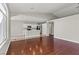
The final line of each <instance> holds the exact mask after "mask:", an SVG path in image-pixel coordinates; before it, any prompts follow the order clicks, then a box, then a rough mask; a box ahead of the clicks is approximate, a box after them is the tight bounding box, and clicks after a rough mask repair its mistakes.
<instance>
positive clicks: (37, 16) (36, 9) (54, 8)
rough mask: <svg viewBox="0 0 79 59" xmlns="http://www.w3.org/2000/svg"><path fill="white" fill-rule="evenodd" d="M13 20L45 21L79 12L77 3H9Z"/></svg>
mask: <svg viewBox="0 0 79 59" xmlns="http://www.w3.org/2000/svg"><path fill="white" fill-rule="evenodd" d="M7 5H8V7H9V10H10V13H11V19H12V20H20V21H26V22H45V21H47V20H50V19H56V18H60V17H65V16H70V15H73V14H77V13H79V8H76V7H77V6H79V5H78V4H77V3H9V4H7Z"/></svg>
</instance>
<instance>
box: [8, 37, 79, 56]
mask: <svg viewBox="0 0 79 59" xmlns="http://www.w3.org/2000/svg"><path fill="white" fill-rule="evenodd" d="M7 55H79V44H78V43H73V42H69V41H65V40H61V39H57V38H53V36H46V37H40V38H33V39H25V40H20V41H14V42H11V44H10V47H9V49H8V52H7Z"/></svg>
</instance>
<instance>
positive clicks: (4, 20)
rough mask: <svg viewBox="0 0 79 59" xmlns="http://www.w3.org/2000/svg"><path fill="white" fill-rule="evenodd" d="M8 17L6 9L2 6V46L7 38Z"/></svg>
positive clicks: (0, 41)
mask: <svg viewBox="0 0 79 59" xmlns="http://www.w3.org/2000/svg"><path fill="white" fill-rule="evenodd" d="M6 24H7V15H6V11H5V8H4V6H3V5H2V4H0V44H2V43H3V42H4V41H5V40H6V38H7V31H6V30H7V26H6Z"/></svg>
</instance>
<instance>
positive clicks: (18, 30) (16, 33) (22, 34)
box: [11, 20, 40, 41]
mask: <svg viewBox="0 0 79 59" xmlns="http://www.w3.org/2000/svg"><path fill="white" fill-rule="evenodd" d="M28 25H31V26H32V27H36V26H37V24H27V23H25V22H22V21H15V20H11V39H13V40H12V41H14V39H16V40H22V39H23V40H24V39H25V38H26V39H28V38H34V37H38V36H40V30H35V29H32V30H30V31H29V32H28V31H27V30H25V28H27V26H28Z"/></svg>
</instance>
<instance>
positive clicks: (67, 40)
mask: <svg viewBox="0 0 79 59" xmlns="http://www.w3.org/2000/svg"><path fill="white" fill-rule="evenodd" d="M55 38H58V39H61V40H66V41H70V42H74V43H78V44H79V42H78V41H75V40H70V39H66V38H60V37H55Z"/></svg>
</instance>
